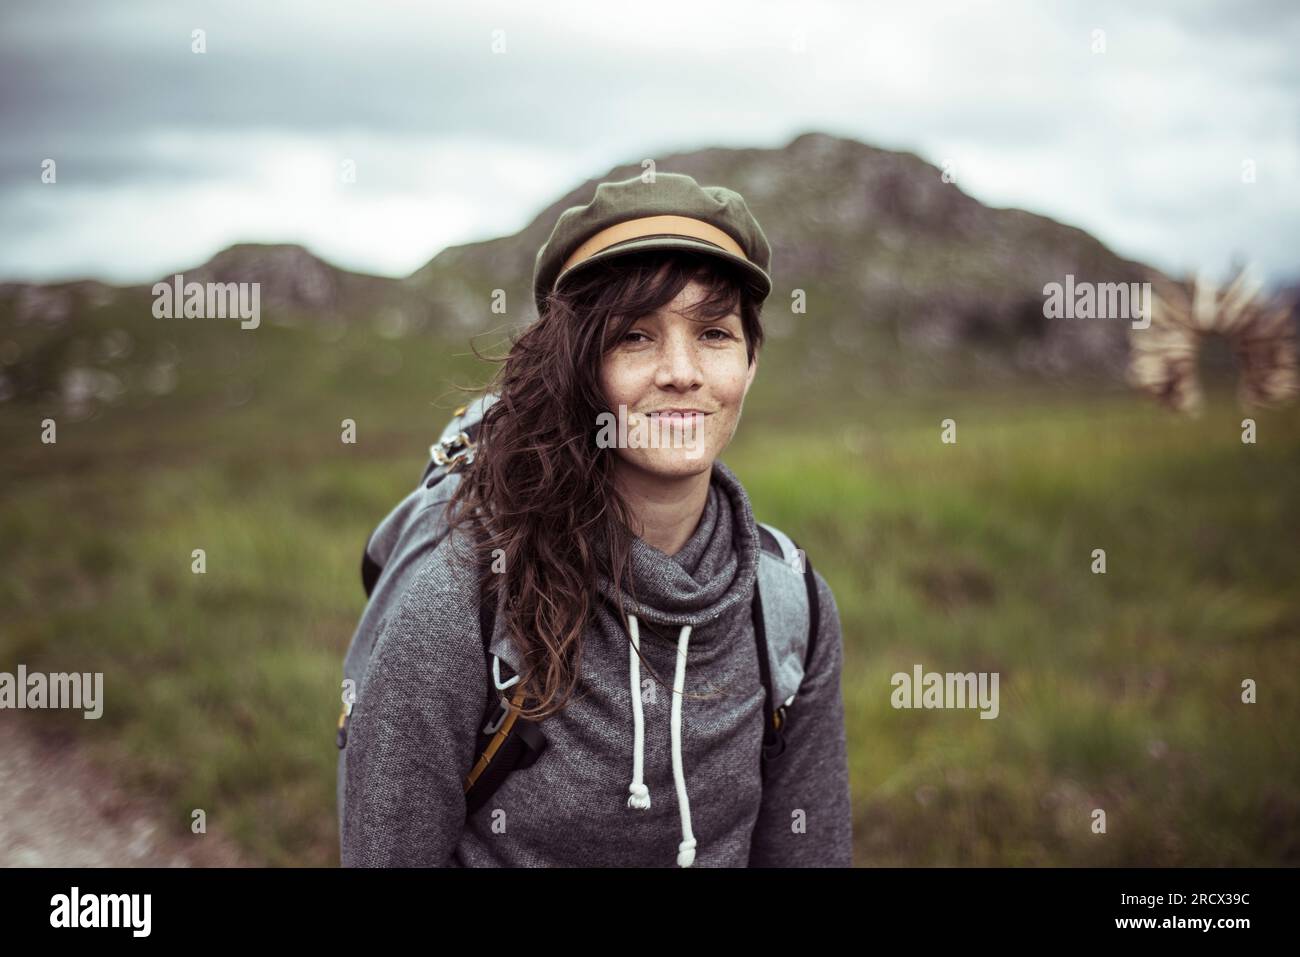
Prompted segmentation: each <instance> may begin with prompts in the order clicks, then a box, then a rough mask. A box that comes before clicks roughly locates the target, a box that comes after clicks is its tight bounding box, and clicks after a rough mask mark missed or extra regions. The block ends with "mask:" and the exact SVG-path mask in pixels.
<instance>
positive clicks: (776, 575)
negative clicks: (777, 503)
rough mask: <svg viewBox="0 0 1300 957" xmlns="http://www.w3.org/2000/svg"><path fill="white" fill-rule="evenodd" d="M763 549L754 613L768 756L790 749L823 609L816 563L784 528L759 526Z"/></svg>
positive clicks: (766, 753) (765, 744) (764, 753)
mask: <svg viewBox="0 0 1300 957" xmlns="http://www.w3.org/2000/svg"><path fill="white" fill-rule="evenodd" d="M758 534H759V539H760V544H761V548H760V549H759V560H758V583H757V587H756V588H755V590H754V603H753V608H752V614H753V620H754V639H755V641H756V642H757V644H758V661H759V672H760V675H761V677H762V681H763V687H764V691H765V694H766V699H767V704H766V708H767V713H768V714H769V715H770V716H771V719H770V720H769V721H768V722H767V723H766V724H765V726H764V733H763V757H764V758H765V759H766V760H770V759H772V758H775V757H779V756H780V754H781V753H782V752H783V751H784V750H785V728H786V725H787V723H788V721H789V712H790V708H791V706H792V705H793V704H794V699H795V696H796V694H797V693H798V690H799V686H800V684H802V682H803V676H804V673H805V671H806V669H807V666H808V663H809V662H810V661H811V659H812V652H813V649H814V647H815V645H816V642H817V631H818V625H819V620H820V609H819V607H818V600H817V580H816V578H815V577H814V576H813V569H812V563H811V562H809V561H808V557H807V555H806V554H805V553H804V551H803V549H801V548H799V546H798V545H797V544H796V543H795V541H794V540H793V539H792V538H790V537H789V536H788V535H786V534H785V533H784V532H782V531H781V530H780V529H778V528H775V527H773V526H771V525H766V524H763V523H759V524H758Z"/></svg>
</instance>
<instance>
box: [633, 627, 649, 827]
mask: <svg viewBox="0 0 1300 957" xmlns="http://www.w3.org/2000/svg"><path fill="white" fill-rule="evenodd" d="M628 630H629V631H630V632H631V633H632V644H631V645H630V646H629V647H630V648H631V650H632V659H631V662H630V666H631V667H630V671H629V673H630V674H631V681H632V783H631V785H629V786H628V790H629V791H631V792H632V796H631V797H630V798H628V799H627V806H628V807H634V808H637V809H639V810H645V809H646V808H648V807H649V806H650V789H649V788H648V787H646V786H645V783H644V782H643V781H642V779H641V770H642V768H641V765H642V759H643V757H644V752H645V718H644V717H643V716H642V714H641V657H640V655H638V654H637V652H638V650H640V648H641V633H640V632H639V631H638V630H637V626H636V615H632V616H630V617H629V618H628Z"/></svg>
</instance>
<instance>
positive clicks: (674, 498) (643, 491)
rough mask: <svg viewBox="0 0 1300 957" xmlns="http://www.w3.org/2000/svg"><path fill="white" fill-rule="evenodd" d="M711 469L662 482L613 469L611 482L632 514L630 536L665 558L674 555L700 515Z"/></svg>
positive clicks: (633, 471)
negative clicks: (638, 539)
mask: <svg viewBox="0 0 1300 957" xmlns="http://www.w3.org/2000/svg"><path fill="white" fill-rule="evenodd" d="M712 475H713V470H712V469H705V470H704V471H703V472H700V473H698V474H696V475H685V476H682V477H681V478H669V479H666V478H664V477H663V476H660V475H652V474H650V473H648V472H643V471H641V470H640V469H635V468H629V467H623V468H617V469H616V470H615V482H616V483H617V486H618V489H619V491H620V492H621V493H622V494H623V497H624V499H625V500H626V501H627V504H628V508H629V509H630V511H631V513H632V529H631V531H632V534H633V535H636V536H637V537H638V538H640V539H642V540H643V541H644V542H645V543H646V544H647V545H649V546H651V547H652V548H657V549H658V550H659V551H661V552H663V553H664V554H665V555H675V554H677V553H678V552H679V551H681V549H682V546H683V545H685V544H686V542H687V540H688V539H689V538H690V537H691V535H692V534H694V532H695V529H696V527H697V526H698V525H699V524H700V516H701V515H703V514H704V505H705V502H706V501H707V500H708V497H709V481H710V479H711V478H712Z"/></svg>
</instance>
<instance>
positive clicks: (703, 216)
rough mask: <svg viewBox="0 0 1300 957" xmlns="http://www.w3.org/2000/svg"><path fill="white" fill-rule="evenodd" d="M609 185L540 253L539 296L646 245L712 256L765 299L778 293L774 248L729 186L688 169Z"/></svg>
mask: <svg viewBox="0 0 1300 957" xmlns="http://www.w3.org/2000/svg"><path fill="white" fill-rule="evenodd" d="M653 180H654V181H653V182H646V181H645V180H643V179H642V178H641V177H640V176H636V177H633V178H632V179H626V180H622V181H621V182H618V183H601V184H600V185H599V186H597V187H596V195H595V196H594V197H593V198H592V200H591V202H589V203H587V205H585V206H570V207H569V208H568V209H566V210H565V211H564V212H563V213H561V214H560V218H559V219H558V220H556V222H555V228H554V229H552V230H551V236H550V238H549V239H548V240H547V241H546V242H545V244H544V245H543V246H542V248H541V249H539V250H538V251H537V262H536V263H535V265H534V267H533V297H534V299H535V301H536V303H537V311H538V314H539V315H540V314H541V311H542V303H543V301H544V300H545V299H546V296H547V295H548V294H549V293H550V292H551V291H552V290H553V289H554V288H555V287H556V286H558V285H559V284H560V282H561V281H563V280H564V279H566V278H567V277H569V276H570V275H572V274H573V273H574V272H576V271H577V270H580V269H582V268H584V267H585V266H587V265H589V264H591V263H594V262H601V261H604V260H607V259H612V258H614V257H615V256H622V255H625V254H627V253H632V252H637V251H640V250H646V249H682V250H688V251H691V252H699V253H707V254H709V255H712V256H717V257H719V258H720V259H725V260H727V261H728V262H731V263H733V264H734V265H736V266H738V267H739V268H740V271H741V273H742V274H743V275H745V276H747V277H748V278H749V279H750V280H751V282H752V283H753V285H754V287H755V290H756V292H757V295H758V301H759V302H760V303H761V302H762V301H763V300H764V299H766V298H767V296H768V294H769V293H770V292H771V291H772V279H771V277H770V276H769V275H768V269H769V265H770V263H771V259H772V249H771V247H770V246H769V245H768V242H767V237H766V236H765V235H763V229H762V227H761V226H759V225H758V220H756V219H755V218H754V215H753V213H751V212H750V211H749V207H748V206H747V205H745V199H744V197H743V196H741V195H740V194H739V193H737V192H736V191H735V190H730V189H727V188H726V187H725V186H701V185H700V184H699V183H697V182H695V180H694V179H693V178H692V177H690V176H686V175H684V174H682V173H655V174H654V175H653Z"/></svg>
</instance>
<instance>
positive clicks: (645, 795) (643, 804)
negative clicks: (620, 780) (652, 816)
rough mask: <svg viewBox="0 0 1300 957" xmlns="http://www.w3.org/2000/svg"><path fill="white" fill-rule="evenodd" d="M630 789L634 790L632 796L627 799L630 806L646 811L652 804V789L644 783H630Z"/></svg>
mask: <svg viewBox="0 0 1300 957" xmlns="http://www.w3.org/2000/svg"><path fill="white" fill-rule="evenodd" d="M628 790H629V791H631V792H632V796H631V797H630V798H628V799H627V806H628V807H632V808H636V809H637V810H638V811H644V810H645V809H646V808H648V807H649V806H650V789H649V788H648V787H646V786H645V785H644V784H631V785H628Z"/></svg>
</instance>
